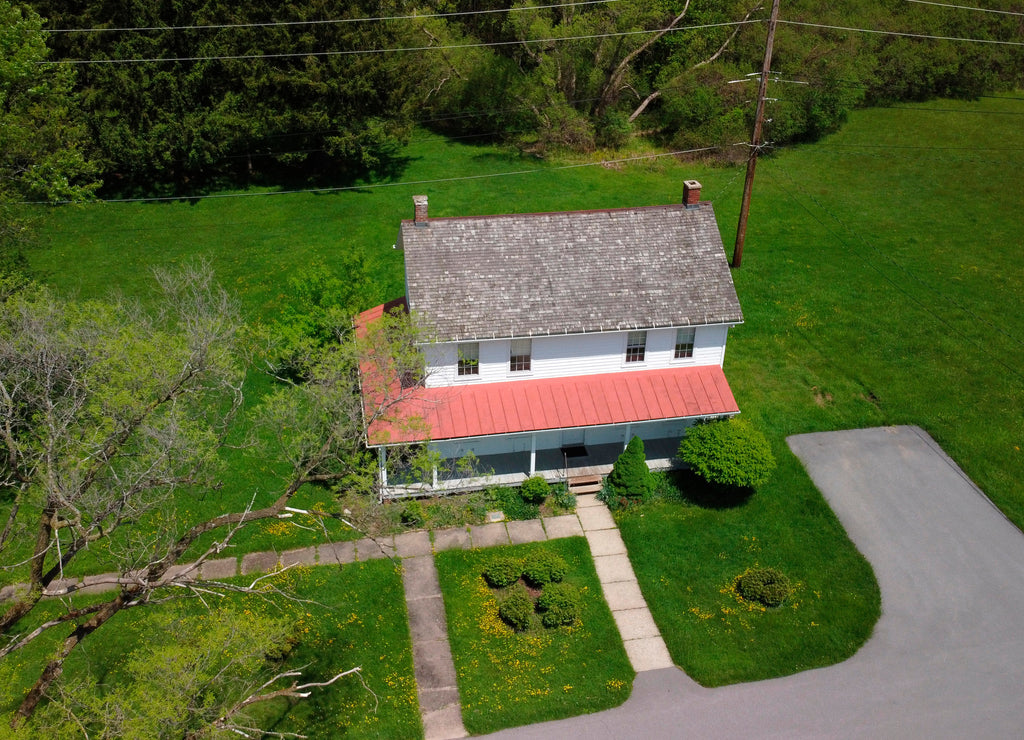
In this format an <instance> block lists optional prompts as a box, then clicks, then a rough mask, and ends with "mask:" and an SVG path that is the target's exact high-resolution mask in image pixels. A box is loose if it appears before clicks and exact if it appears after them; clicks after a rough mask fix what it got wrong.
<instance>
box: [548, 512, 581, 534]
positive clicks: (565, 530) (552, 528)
mask: <svg viewBox="0 0 1024 740" xmlns="http://www.w3.org/2000/svg"><path fill="white" fill-rule="evenodd" d="M544 530H545V531H546V532H547V535H548V539H549V540H557V539H560V538H562V537H582V536H583V525H581V524H580V519H579V517H578V516H576V515H575V514H563V515H562V516H552V517H548V518H547V519H545V520H544Z"/></svg>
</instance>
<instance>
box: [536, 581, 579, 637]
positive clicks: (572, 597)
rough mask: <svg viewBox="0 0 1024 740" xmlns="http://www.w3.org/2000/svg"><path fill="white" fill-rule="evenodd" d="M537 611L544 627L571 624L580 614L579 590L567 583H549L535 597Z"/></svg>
mask: <svg viewBox="0 0 1024 740" xmlns="http://www.w3.org/2000/svg"><path fill="white" fill-rule="evenodd" d="M537 611H538V612H539V613H540V621H541V624H543V625H544V626H545V627H560V626H562V625H568V624H573V623H574V622H575V621H576V620H577V619H579V616H580V592H579V589H578V588H576V587H575V586H570V585H569V584H568V583H551V584H548V585H547V586H545V587H544V591H543V592H542V593H541V595H540V596H539V597H537Z"/></svg>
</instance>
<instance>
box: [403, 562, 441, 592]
mask: <svg viewBox="0 0 1024 740" xmlns="http://www.w3.org/2000/svg"><path fill="white" fill-rule="evenodd" d="M402 582H403V583H404V584H405V599H406V601H411V600H413V599H423V598H428V597H436V596H439V595H440V594H441V587H440V585H439V584H438V582H437V569H436V568H435V567H434V562H433V558H408V559H406V560H403V561H402Z"/></svg>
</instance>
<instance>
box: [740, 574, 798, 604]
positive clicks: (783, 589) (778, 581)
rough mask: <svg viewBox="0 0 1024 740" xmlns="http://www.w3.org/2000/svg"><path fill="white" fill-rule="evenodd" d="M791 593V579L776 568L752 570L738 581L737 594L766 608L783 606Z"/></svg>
mask: <svg viewBox="0 0 1024 740" xmlns="http://www.w3.org/2000/svg"><path fill="white" fill-rule="evenodd" d="M791 592H792V588H791V587H790V585H789V578H787V577H786V575H785V574H784V573H780V572H779V571H777V570H775V568H752V569H750V570H748V571H747V572H746V573H744V574H743V575H741V576H740V577H739V578H737V579H736V593H738V594H739V595H740V596H742V597H743V598H744V599H746V600H747V601H756V602H757V603H759V604H763V605H764V606H769V607H774V606H781V605H782V603H783V602H784V601H785V600H786V599H788V598H789V594H790V593H791Z"/></svg>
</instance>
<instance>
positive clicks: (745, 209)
mask: <svg viewBox="0 0 1024 740" xmlns="http://www.w3.org/2000/svg"><path fill="white" fill-rule="evenodd" d="M778 22H779V0H772V13H771V16H770V17H769V19H768V39H767V40H766V41H765V43H764V64H763V65H762V66H761V80H760V83H759V84H758V86H757V111H756V112H755V113H754V133H753V134H752V135H751V137H750V156H749V157H748V158H747V179H746V180H745V181H744V183H743V202H742V203H741V204H740V222H739V225H738V226H737V227H736V247H735V248H734V249H733V252H732V266H733V267H734V268H735V267H739V266H740V262H741V261H742V259H743V241H744V239H746V238H747V215H748V214H749V213H750V193H751V191H753V189H754V170H756V169H757V155H758V152H759V151H760V149H761V125H762V123H763V122H764V101H765V94H766V93H767V92H768V74H769V72H770V71H771V68H772V46H773V44H774V43H775V26H776V25H778Z"/></svg>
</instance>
